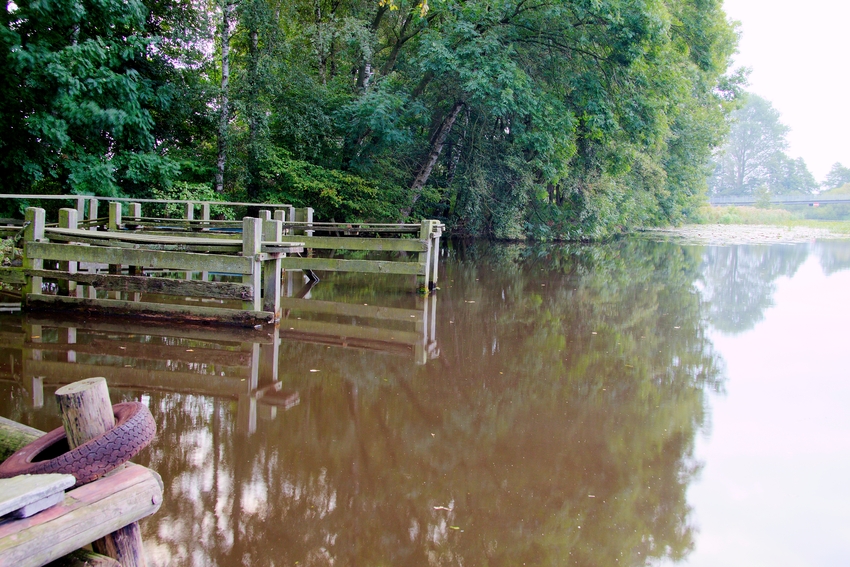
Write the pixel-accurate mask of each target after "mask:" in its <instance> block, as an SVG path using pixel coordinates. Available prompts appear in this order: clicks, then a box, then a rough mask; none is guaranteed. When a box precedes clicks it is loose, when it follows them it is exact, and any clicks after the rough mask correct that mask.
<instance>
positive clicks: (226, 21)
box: [215, 2, 233, 193]
mask: <svg viewBox="0 0 850 567" xmlns="http://www.w3.org/2000/svg"><path fill="white" fill-rule="evenodd" d="M232 10H233V4H230V3H229V2H225V4H224V6H222V10H221V96H220V99H219V104H220V106H221V114H220V115H219V121H218V159H217V161H216V171H215V190H216V192H217V193H223V192H224V167H225V164H226V163H227V126H228V124H229V122H230V115H229V112H228V106H229V105H230V97H229V93H228V90H229V85H230V13H231V11H232Z"/></svg>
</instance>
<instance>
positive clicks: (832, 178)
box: [821, 162, 850, 190]
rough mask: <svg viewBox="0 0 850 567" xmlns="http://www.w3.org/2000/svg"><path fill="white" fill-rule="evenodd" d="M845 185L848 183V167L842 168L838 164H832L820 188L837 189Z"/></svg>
mask: <svg viewBox="0 0 850 567" xmlns="http://www.w3.org/2000/svg"><path fill="white" fill-rule="evenodd" d="M846 183H850V167H844V166H843V165H841V164H840V163H837V162H836V163H834V164H832V168H831V169H830V170H829V173H827V174H826V178H825V179H824V180H823V183H821V187H823V188H824V189H827V190H829V189H838V188H839V187H842V186H843V185H845V184H846Z"/></svg>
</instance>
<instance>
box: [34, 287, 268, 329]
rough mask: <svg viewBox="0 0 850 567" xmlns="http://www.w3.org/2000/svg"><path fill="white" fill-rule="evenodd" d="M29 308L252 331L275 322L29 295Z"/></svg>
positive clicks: (256, 316) (210, 311) (228, 312)
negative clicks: (217, 325) (190, 323)
mask: <svg viewBox="0 0 850 567" xmlns="http://www.w3.org/2000/svg"><path fill="white" fill-rule="evenodd" d="M27 308H28V309H30V310H32V311H45V310H53V309H57V308H58V309H63V310H68V311H75V312H80V313H90V314H101V315H120V316H127V315H132V316H133V317H141V318H145V319H152V320H160V321H168V320H170V321H173V320H175V319H184V320H188V321H198V322H201V321H205V322H211V323H218V324H222V325H240V326H243V327H253V326H255V325H264V324H268V323H273V322H274V313H266V312H264V311H248V310H242V309H225V308H221V307H203V306H197V305H176V304H166V303H141V302H136V301H123V300H120V299H85V298H81V297H61V296H57V295H30V296H29V297H28V303H27Z"/></svg>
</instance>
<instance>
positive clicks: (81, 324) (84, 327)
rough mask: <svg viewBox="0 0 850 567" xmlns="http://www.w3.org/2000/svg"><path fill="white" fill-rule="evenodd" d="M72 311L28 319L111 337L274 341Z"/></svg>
mask: <svg viewBox="0 0 850 567" xmlns="http://www.w3.org/2000/svg"><path fill="white" fill-rule="evenodd" d="M69 315H72V314H63V317H62V319H56V318H55V317H51V316H49V315H45V314H44V313H27V315H26V321H27V324H30V325H42V326H45V327H55V328H57V329H68V328H77V329H79V330H80V331H81V332H83V331H84V332H86V333H107V334H109V335H110V336H113V335H116V334H119V335H145V336H152V337H175V338H180V339H186V340H193V341H205V342H209V343H214V344H222V343H228V342H229V343H241V342H254V343H258V344H271V343H272V342H274V340H273V339H272V337H271V335H269V334H268V333H258V332H256V330H254V329H243V328H241V327H218V328H216V327H210V326H209V325H203V324H192V323H191V322H189V323H187V324H185V325H180V327H179V328H175V327H174V325H173V324H170V322H168V321H166V324H165V325H163V324H161V322H158V321H133V323H132V325H130V324H128V323H127V322H125V321H122V322H120V323H113V322H112V321H110V320H109V319H88V318H86V319H84V320H83V319H74V318H73V317H69Z"/></svg>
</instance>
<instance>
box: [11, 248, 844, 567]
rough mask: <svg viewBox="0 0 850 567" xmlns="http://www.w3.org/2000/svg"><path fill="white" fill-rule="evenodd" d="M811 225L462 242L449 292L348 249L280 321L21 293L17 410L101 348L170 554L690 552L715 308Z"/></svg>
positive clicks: (451, 263)
mask: <svg viewBox="0 0 850 567" xmlns="http://www.w3.org/2000/svg"><path fill="white" fill-rule="evenodd" d="M809 251H810V250H809V249H807V248H805V247H785V248H781V249H780V248H771V249H770V251H769V253H768V254H761V255H759V254H757V252H758V251H757V250H755V249H753V250H750V249H747V248H746V247H739V248H708V249H703V248H699V247H688V246H679V245H675V244H671V243H655V242H647V241H621V242H616V243H613V244H609V245H605V246H565V247H527V246H518V245H501V246H491V245H486V244H464V243H460V244H457V245H456V246H455V247H453V248H451V249H450V250H449V251H448V252H447V257H446V258H445V260H446V261H445V263H444V265H445V269H444V270H443V271H444V273H443V275H442V278H443V279H442V283H441V285H440V287H441V288H442V289H441V290H440V291H439V292H438V300H439V305H436V304H434V303H431V302H429V301H426V300H424V299H422V298H417V297H415V296H411V295H410V294H408V293H407V292H406V291H405V290H407V289H409V287H410V286H409V285H408V284H409V282H406V281H405V282H401V283H398V281H397V280H393V279H390V278H388V279H385V280H370V281H369V283H368V285H364V282H363V281H356V277H355V276H345V275H339V277H334V278H328V279H326V280H325V281H323V282H322V283H321V284H320V285H319V286H317V287H315V288H313V289H309V290H307V291H306V292H305V293H303V294H301V297H296V298H295V299H293V300H292V301H291V304H290V305H287V306H285V307H286V308H287V309H290V311H289V312H288V314H287V315H288V318H287V319H286V320H285V321H284V323H283V324H282V325H281V330H280V334H279V336H275V335H272V336H268V337H263V338H262V339H261V340H254V339H252V338H250V337H247V336H232V335H227V334H223V333H221V332H219V331H216V332H209V331H208V332H207V334H202V335H199V334H197V333H198V332H200V331H193V332H192V333H190V332H189V331H188V330H187V329H182V330H180V331H176V330H173V329H170V330H167V331H158V332H159V333H160V334H157V332H153V331H151V330H150V329H144V330H143V331H139V330H132V329H127V328H126V327H123V326H113V327H103V326H102V325H103V324H102V323H99V324H98V325H91V324H86V325H82V324H79V323H78V324H77V325H76V326H74V325H71V324H68V323H65V322H56V321H53V322H50V321H41V320H32V319H29V318H23V319H21V318H18V319H10V318H5V319H2V320H0V325H2V332H3V338H4V342H3V345H4V347H3V348H2V350H0V380H2V383H1V384H0V393H2V400H0V413H2V415H5V416H9V417H11V418H12V419H16V420H18V421H23V422H26V423H29V424H32V425H34V426H36V427H41V428H42V429H46V428H49V427H53V426H55V425H56V424H57V423H58V418H56V417H55V414H56V409H55V407H54V403H53V401H52V398H53V396H52V390H53V389H55V387H56V385H58V384H60V383H64V382H67V381H70V380H73V379H77V378H78V377H84V376H83V374H85V375H86V376H85V377H88V376H91V375H105V376H107V379H108V380H109V382H110V387H111V390H112V392H113V398H114V400H115V401H120V400H124V399H144V400H145V401H146V402H147V403H148V404H149V406H150V407H151V410H152V412H153V414H154V417H155V419H156V420H157V423H158V424H159V431H160V432H159V435H158V438H157V440H156V441H155V443H154V444H153V446H152V447H151V448H150V449H149V450H147V451H146V452H145V453H144V454H143V455H141V456H140V458H139V459H138V460H139V462H140V463H142V464H145V465H147V466H151V467H153V468H154V469H156V470H157V471H159V472H160V474H161V475H162V476H163V479H164V480H165V485H166V499H165V502H164V504H163V507H162V509H161V510H160V512H159V513H158V514H157V515H156V516H154V517H152V518H150V519H148V520H146V521H145V522H144V523H143V530H144V536H145V541H146V546H147V548H148V552H149V555H150V560H151V562H152V563H154V564H157V565H199V566H200V565H221V566H231V565H294V564H299V565H317V566H318V565H330V564H335V565H351V566H353V565H373V564H392V565H410V566H414V565H415V566H421V565H426V564H427V565H461V564H464V565H520V564H528V565H594V566H596V565H643V564H646V563H647V562H652V561H654V560H657V559H670V560H674V561H675V560H678V559H681V558H683V557H686V556H687V554H688V553H689V552H690V550H691V549H692V548H693V546H694V527H693V518H692V517H691V512H690V508H689V505H688V502H687V499H686V491H687V489H688V487H689V485H690V484H691V483H692V481H693V479H694V478H695V475H696V473H697V472H698V471H699V468H700V464H699V463H698V462H697V461H696V459H695V458H694V442H695V439H696V436H697V432H698V431H700V430H701V429H704V428H705V427H707V425H708V419H709V418H708V414H707V393H708V392H711V391H722V390H723V388H724V382H723V364H722V361H721V360H720V357H719V356H718V355H717V353H716V352H715V350H714V347H713V345H712V344H711V341H710V340H709V339H708V338H707V328H708V320H709V319H710V320H711V322H712V324H713V325H715V326H716V327H718V328H726V329H729V330H731V331H734V330H736V329H738V330H740V329H743V328H744V327H745V326H746V325H752V324H754V321H757V320H758V318H759V317H761V316H762V315H761V313H762V311H763V309H764V307H765V306H766V305H769V303H770V297H771V293H772V289H773V288H772V287H771V286H772V283H771V282H774V281H775V280H776V278H778V277H779V276H780V275H788V274H790V273H793V272H794V270H796V269H797V267H798V266H799V265H800V263H801V262H802V261H803V259H805V257H806V255H807V254H808V253H809ZM818 253H819V254H821V257H822V258H823V257H828V258H832V259H835V263H834V265H836V266H837V265H839V263H840V262H841V258H842V257H843V256H842V255H841V251H840V250H838V249H835V250H831V249H829V248H828V247H825V248H823V249H820V250H819V252H818ZM733 283H734V284H736V285H740V284H742V283H745V284H746V287H748V288H750V289H747V290H746V292H745V293H744V292H740V291H739V292H735V293H732V292H729V290H728V289H727V288H728V286H730V285H732V284H733ZM292 295H294V296H297V295H298V294H292ZM387 298H390V299H391V300H390V301H389V303H387ZM382 300H383V301H384V303H381V301H382ZM333 301H345V302H346V303H347V304H348V305H350V307H349V308H346V310H345V311H344V312H342V314H340V313H341V312H340V311H339V310H337V311H336V312H334V310H333V308H332V307H331V306H330V305H329V304H328V302H333ZM307 302H313V303H311V304H309V303H307ZM364 304H365V305H364ZM375 305H384V306H389V307H380V308H379V307H375ZM734 306H737V308H738V311H740V312H739V313H737V314H735V313H733V312H735V311H736V309H733V307H734ZM341 326H347V327H353V328H356V331H352V330H349V331H347V332H345V333H340V332H339V331H340V328H341ZM376 326H377V327H379V328H380V330H379V331H373V330H370V329H371V328H374V327H376ZM71 328H74V329H75V331H74V334H75V336H74V337H71V335H70V329H71ZM364 329H365V330H364ZM437 331H439V343H437V341H436V336H437ZM193 333H194V334H193ZM39 341H40V342H39ZM411 341H412V342H411ZM417 345H419V346H417ZM72 358H73V360H71V359H72ZM423 362H427V363H425V364H423ZM39 379H40V380H41V383H38V380H39ZM39 387H40V388H41V390H40V391H39ZM39 392H40V397H39ZM39 404H42V405H43V406H44V407H43V408H41V409H35V408H34V406H37V405H39Z"/></svg>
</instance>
